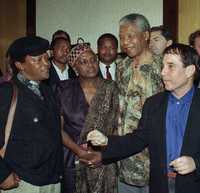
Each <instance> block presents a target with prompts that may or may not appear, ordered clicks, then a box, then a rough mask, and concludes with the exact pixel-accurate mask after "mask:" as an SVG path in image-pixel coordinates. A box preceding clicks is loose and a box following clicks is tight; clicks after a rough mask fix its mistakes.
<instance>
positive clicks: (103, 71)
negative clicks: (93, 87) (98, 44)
mask: <svg viewBox="0 0 200 193" xmlns="http://www.w3.org/2000/svg"><path fill="white" fill-rule="evenodd" d="M99 67H100V70H101V74H102V75H103V78H105V79H106V65H105V64H104V63H102V62H99ZM109 72H110V74H111V76H112V80H115V72H116V63H115V62H113V63H112V64H110V68H109Z"/></svg>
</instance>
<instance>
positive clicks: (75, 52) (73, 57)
mask: <svg viewBox="0 0 200 193" xmlns="http://www.w3.org/2000/svg"><path fill="white" fill-rule="evenodd" d="M90 50H91V48H90V46H89V45H88V44H87V43H78V44H77V45H76V46H75V47H74V48H72V49H71V51H70V53H69V54H68V56H67V61H68V64H69V65H70V66H71V67H74V64H75V62H76V61H77V59H78V58H79V56H80V55H81V54H82V53H84V52H86V51H90Z"/></svg>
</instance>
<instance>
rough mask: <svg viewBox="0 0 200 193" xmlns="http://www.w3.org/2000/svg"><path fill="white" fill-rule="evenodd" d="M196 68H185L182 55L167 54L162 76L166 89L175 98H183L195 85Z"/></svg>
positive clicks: (189, 66)
mask: <svg viewBox="0 0 200 193" xmlns="http://www.w3.org/2000/svg"><path fill="white" fill-rule="evenodd" d="M194 74H195V66H194V65H188V66H187V67H185V66H184V64H183V62H182V59H181V57H180V55H177V54H165V55H164V58H163V69H162V72H161V76H162V79H163V82H164V85H165V89H166V90H168V91H171V92H172V94H174V95H175V96H183V95H184V94H185V93H186V92H187V91H189V90H190V88H191V87H192V85H193V77H194Z"/></svg>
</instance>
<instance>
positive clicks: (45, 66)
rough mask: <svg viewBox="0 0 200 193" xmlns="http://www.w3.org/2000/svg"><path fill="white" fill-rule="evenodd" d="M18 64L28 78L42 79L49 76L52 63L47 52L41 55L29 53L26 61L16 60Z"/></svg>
mask: <svg viewBox="0 0 200 193" xmlns="http://www.w3.org/2000/svg"><path fill="white" fill-rule="evenodd" d="M16 66H17V68H18V69H19V71H20V72H21V73H22V74H23V75H24V76H25V78H27V79H28V80H34V81H40V80H45V79H48V78H49V67H50V65H49V60H48V54H47V53H44V54H41V55H39V56H29V55H27V56H26V57H25V61H24V62H16Z"/></svg>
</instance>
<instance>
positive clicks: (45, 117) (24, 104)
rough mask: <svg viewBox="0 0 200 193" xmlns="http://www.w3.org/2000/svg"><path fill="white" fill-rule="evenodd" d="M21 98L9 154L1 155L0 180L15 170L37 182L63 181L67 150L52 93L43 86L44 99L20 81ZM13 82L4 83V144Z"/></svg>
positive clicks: (0, 136)
mask: <svg viewBox="0 0 200 193" xmlns="http://www.w3.org/2000/svg"><path fill="white" fill-rule="evenodd" d="M14 82H15V84H16V85H17V87H18V101H17V106H16V111H15V116H14V120H13V124H12V129H11V134H10V138H9V141H8V145H7V149H6V153H5V157H4V158H3V159H2V158H1V157H0V183H1V182H2V181H3V180H4V179H5V178H6V177H7V176H8V175H9V174H10V172H11V171H14V172H15V173H16V174H17V175H19V176H20V178H21V179H22V180H24V181H26V182H29V183H31V184H34V185H38V186H40V185H46V184H53V183H57V182H59V181H60V176H61V175H62V166H63V151H62V142H61V133H60V116H59V112H58V110H57V106H56V103H55V100H54V97H53V94H52V92H51V89H50V88H48V87H47V86H46V85H41V91H42V94H43V96H44V100H41V99H40V98H39V97H38V96H37V95H36V94H34V93H33V91H32V90H30V89H29V88H28V87H27V86H25V85H24V84H22V83H21V82H20V81H19V80H17V79H16V80H14ZM12 90H13V89H12V84H11V83H10V82H5V83H2V84H1V85H0V147H2V146H3V144H4V128H5V124H6V121H7V116H8V111H9V107H10V102H11V97H12Z"/></svg>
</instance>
